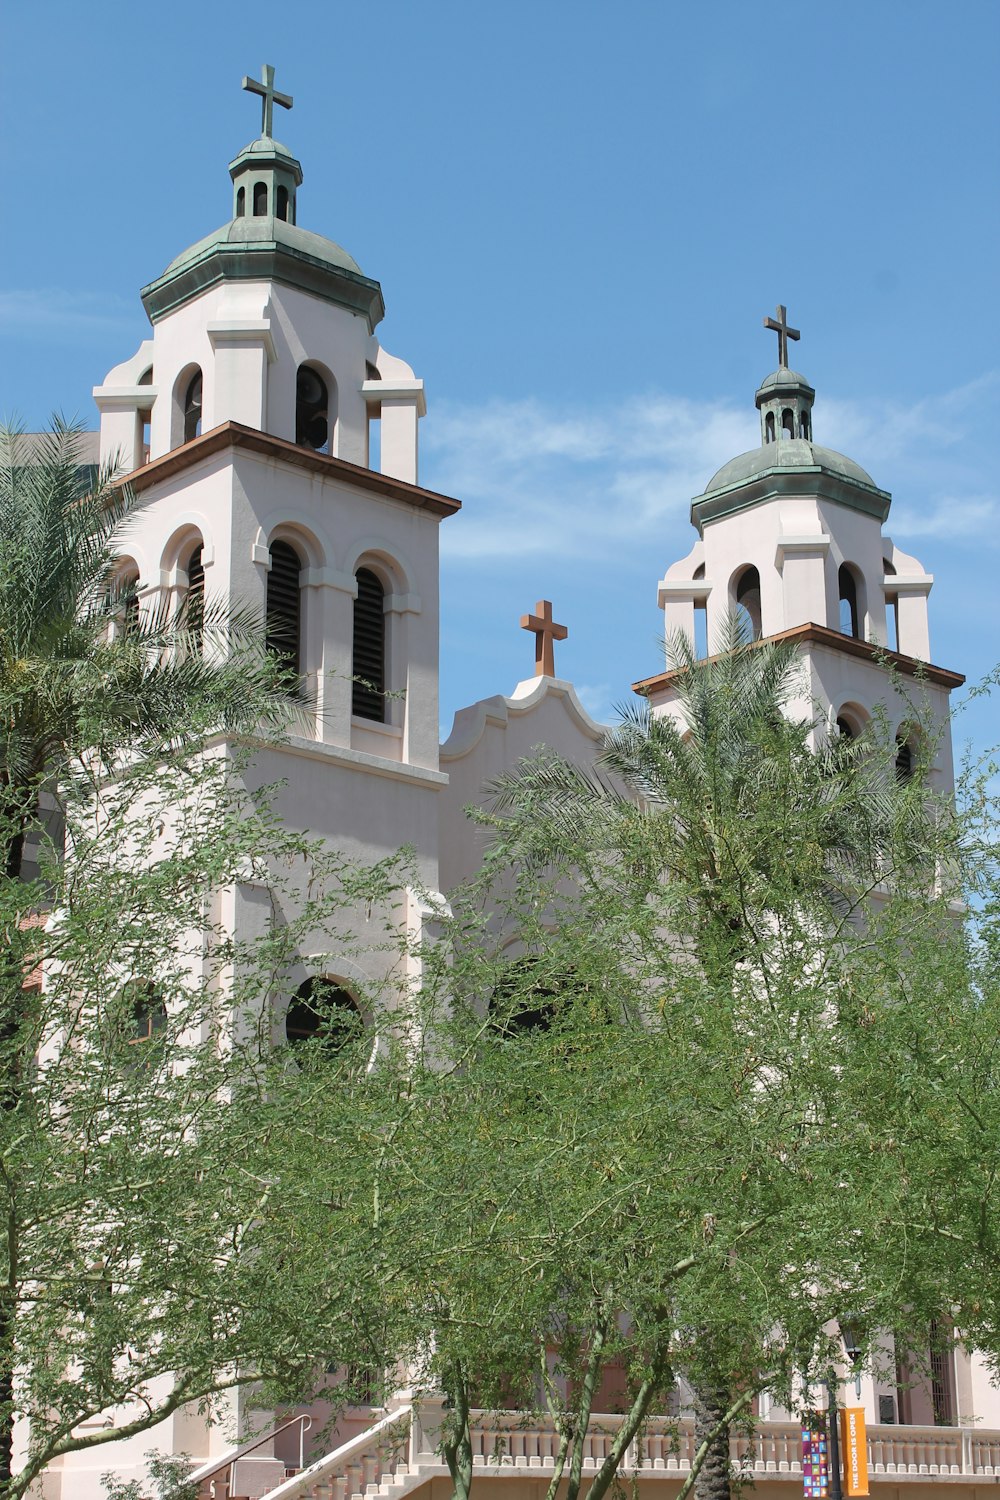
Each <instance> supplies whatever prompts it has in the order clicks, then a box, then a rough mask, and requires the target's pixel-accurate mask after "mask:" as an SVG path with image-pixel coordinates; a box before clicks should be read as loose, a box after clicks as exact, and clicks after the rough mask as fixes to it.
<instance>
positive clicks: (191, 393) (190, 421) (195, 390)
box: [184, 370, 202, 443]
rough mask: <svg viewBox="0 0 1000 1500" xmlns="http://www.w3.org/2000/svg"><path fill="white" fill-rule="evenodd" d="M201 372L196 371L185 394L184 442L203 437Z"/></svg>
mask: <svg viewBox="0 0 1000 1500" xmlns="http://www.w3.org/2000/svg"><path fill="white" fill-rule="evenodd" d="M201 389H202V380H201V371H200V370H196V371H195V372H194V374H193V375H192V376H191V379H190V380H189V381H188V388H187V390H186V391H185V392H184V441H185V443H190V442H191V440H192V439H193V438H196V437H201Z"/></svg>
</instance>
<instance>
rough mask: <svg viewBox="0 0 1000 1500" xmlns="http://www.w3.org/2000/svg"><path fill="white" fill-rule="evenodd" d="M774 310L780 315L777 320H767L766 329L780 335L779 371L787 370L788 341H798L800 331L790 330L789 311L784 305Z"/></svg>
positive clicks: (765, 321) (779, 305) (765, 322)
mask: <svg viewBox="0 0 1000 1500" xmlns="http://www.w3.org/2000/svg"><path fill="white" fill-rule="evenodd" d="M774 310H775V312H776V313H777V314H778V316H777V318H765V319H764V327H765V328H770V329H771V330H772V331H773V332H774V333H776V334H777V335H778V368H779V370H787V369H788V340H789V339H798V338H799V336H800V335H799V330H798V329H797V328H789V326H788V311H787V309H786V308H785V307H784V305H783V304H782V303H779V304H778V306H777V307H776V308H775V309H774Z"/></svg>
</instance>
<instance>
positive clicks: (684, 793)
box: [489, 618, 928, 1500]
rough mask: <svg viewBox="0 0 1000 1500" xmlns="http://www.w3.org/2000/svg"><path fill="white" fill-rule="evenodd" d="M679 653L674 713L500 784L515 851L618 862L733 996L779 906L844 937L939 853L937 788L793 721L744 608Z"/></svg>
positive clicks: (708, 1455)
mask: <svg viewBox="0 0 1000 1500" xmlns="http://www.w3.org/2000/svg"><path fill="white" fill-rule="evenodd" d="M669 656H670V661H671V666H672V668H673V669H674V671H675V673H676V675H675V677H674V690H675V701H674V705H673V711H672V712H666V713H663V714H657V715H654V714H653V713H652V711H651V709H650V705H649V703H648V701H646V700H639V701H636V702H635V703H634V704H632V705H630V706H628V707H626V708H624V709H622V710H621V711H620V713H621V721H620V723H619V724H618V726H617V727H616V728H615V729H614V730H612V731H611V732H610V734H609V735H608V738H607V740H606V743H605V745H604V748H603V751H602V753H601V754H600V756H599V758H598V761H597V764H596V767H595V769H594V770H593V771H592V772H588V771H586V770H584V769H582V768H581V767H579V766H576V765H573V764H571V763H570V762H567V761H564V760H561V759H559V758H556V757H552V756H549V755H546V756H543V757H541V758H538V759H535V760H532V761H529V762H525V763H522V764H521V765H520V766H519V767H518V768H517V769H516V770H514V771H513V772H512V773H509V774H507V775H505V776H503V777H501V778H499V779H498V780H497V781H495V782H493V783H492V784H491V786H490V788H489V790H490V792H491V794H492V807H493V809H494V810H495V812H496V814H498V826H499V833H498V840H499V845H500V846H501V847H505V852H507V853H508V854H509V857H510V858H511V859H512V860H518V859H522V860H534V861H537V862H539V863H545V862H546V861H547V860H549V859H550V858H552V859H555V860H557V861H558V862H559V863H560V864H561V866H562V867H563V868H565V865H566V863H567V858H568V859H569V863H571V864H572V865H573V867H574V869H575V870H576V871H577V876H578V878H579V879H580V880H582V881H584V882H586V881H587V879H588V874H589V872H591V871H593V872H594V874H595V879H596V880H597V881H598V882H599V880H600V879H601V878H603V877H606V874H607V870H608V861H609V860H610V861H611V862H612V866H613V868H614V870H615V874H616V880H617V881H618V883H619V884H620V885H625V886H627V887H628V888H629V890H630V894H631V895H632V897H633V899H634V908H635V911H636V919H637V923H636V925H637V928H639V927H642V928H643V930H644V931H645V932H646V933H647V935H649V934H650V931H651V928H652V943H653V946H654V948H655V944H656V943H657V942H659V943H662V942H663V941H664V940H668V941H669V940H673V941H674V942H677V943H682V944H684V945H685V947H686V948H687V949H688V951H690V952H692V953H693V955H694V956H695V958H696V960H697V962H698V964H699V966H700V968H701V971H702V973H703V974H704V977H705V979H706V981H707V982H708V986H709V988H710V990H711V991H712V992H713V993H715V994H716V995H717V996H718V997H719V998H720V1004H721V1005H722V1006H723V1007H725V1005H726V1004H727V997H729V1002H730V1004H731V999H732V995H733V989H734V980H735V976H736V973H737V969H738V967H739V966H749V967H750V968H751V970H752V972H753V973H754V974H755V975H758V976H759V978H760V983H761V986H762V987H763V989H764V990H765V991H766V988H767V984H768V966H769V965H768V955H769V953H771V954H773V952H774V948H773V944H774V941H775V933H776V931H780V929H781V925H782V921H783V917H784V920H785V921H786V923H787V924H788V925H789V926H794V931H795V935H796V937H795V940H796V941H798V942H801V940H802V935H803V933H809V934H815V938H816V942H817V945H820V944H822V945H823V946H824V947H826V948H828V949H832V948H835V946H836V942H837V934H838V931H840V932H843V924H845V923H856V922H860V921H863V913H864V910H865V905H866V902H867V901H868V899H869V897H870V895H871V893H872V891H873V890H874V889H875V888H876V887H877V886H878V885H880V884H884V883H885V882H886V881H887V880H891V879H892V878H893V872H894V871H895V872H896V875H897V877H898V875H899V873H900V872H899V870H898V863H897V861H898V857H899V851H900V850H901V849H902V850H903V851H904V853H903V855H902V857H903V858H904V859H905V860H906V861H907V862H908V863H913V862H919V861H920V860H922V859H925V858H926V857H928V851H927V846H926V842H925V840H924V839H923V838H922V837H921V829H922V827H925V826H926V825H925V824H924V823H923V820H922V818H921V817H920V816H918V814H919V812H920V810H921V808H922V806H923V800H924V794H923V792H922V790H921V788H920V787H919V785H918V783H917V780H916V779H915V780H914V782H913V783H912V784H907V785H905V786H903V785H900V783H899V782H898V779H897V777H896V776H895V775H894V774H893V755H892V750H891V749H890V744H889V743H887V744H885V745H881V746H880V745H879V744H878V743H877V742H878V738H879V736H878V733H877V730H876V729H873V730H871V731H870V732H869V734H868V735H867V736H863V737H861V738H859V739H857V740H853V741H852V740H848V739H846V738H843V737H841V736H839V735H833V736H831V735H829V734H828V733H826V732H824V731H823V729H822V727H821V726H819V725H818V724H817V722H816V720H815V719H814V718H802V717H793V716H792V714H791V713H790V711H789V710H790V703H791V700H792V698H793V696H794V694H795V692H796V690H797V687H798V682H797V678H798V674H799V672H800V670H801V663H800V658H799V657H798V654H797V650H796V648H795V646H794V645H790V644H788V643H786V642H767V641H764V642H759V643H754V642H752V641H751V640H750V639H749V638H748V636H747V635H746V634H745V633H744V630H743V627H742V626H741V624H740V622H739V621H738V620H737V619H736V618H733V619H732V620H731V621H729V622H728V624H727V626H726V627H725V630H724V633H723V639H722V640H721V642H720V649H719V652H718V654H717V655H716V656H714V657H711V658H708V659H704V660H699V659H698V658H697V657H696V656H695V653H694V650H693V647H692V645H691V643H690V641H689V640H688V639H687V638H686V637H684V636H679V637H677V638H675V639H673V640H672V641H671V642H670V643H669ZM817 731H818V732H817ZM890 743H891V742H890ZM568 851H569V852H570V853H569V856H568ZM924 869H926V866H924ZM664 891H669V898H668V902H669V904H668V906H667V907H666V908H665V907H664V905H663V904H662V901H661V893H662V892H664ZM651 903H652V907H653V910H654V911H655V912H656V913H657V914H659V915H660V916H662V914H663V912H664V910H665V909H666V910H667V912H668V919H667V920H668V922H669V931H670V937H669V939H667V936H666V933H665V932H664V930H663V927H664V924H663V923H660V925H659V930H658V931H657V922H656V921H655V920H654V921H653V922H652V924H650V922H649V917H648V912H649V910H650V904H651ZM654 961H655V959H654ZM734 1024H737V1025H742V1024H746V1023H745V1021H744V1020H743V1018H736V1019H735V1022H734ZM699 1342H700V1345H701V1363H700V1368H699V1370H698V1372H697V1374H695V1373H694V1372H691V1378H692V1384H693V1386H694V1413H695V1435H696V1447H700V1446H703V1447H704V1455H703V1457H704V1462H703V1464H702V1467H701V1470H700V1472H699V1474H698V1476H697V1479H696V1481H695V1493H696V1495H697V1497H698V1500H728V1497H729V1495H730V1488H731V1485H730V1466H729V1422H728V1420H727V1413H728V1412H729V1410H730V1408H731V1407H732V1406H733V1404H734V1389H733V1381H732V1372H727V1371H726V1370H725V1369H724V1368H718V1367H715V1368H713V1363H712V1356H711V1353H710V1350H709V1344H708V1340H707V1338H706V1337H704V1336H702V1337H701V1338H700V1340H699ZM737 1399H738V1394H737Z"/></svg>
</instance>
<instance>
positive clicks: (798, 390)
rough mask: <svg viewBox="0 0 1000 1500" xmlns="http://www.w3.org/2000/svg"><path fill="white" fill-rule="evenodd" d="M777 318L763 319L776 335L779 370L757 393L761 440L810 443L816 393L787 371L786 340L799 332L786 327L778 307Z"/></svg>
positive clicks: (785, 316)
mask: <svg viewBox="0 0 1000 1500" xmlns="http://www.w3.org/2000/svg"><path fill="white" fill-rule="evenodd" d="M775 311H776V312H777V314H778V316H777V318H765V319H764V327H765V328H770V329H772V330H773V331H774V332H775V333H777V335H778V368H777V369H776V370H775V372H774V374H773V375H768V377H767V379H766V380H762V381H761V383H760V386H759V388H758V390H757V395H756V402H757V410H758V411H759V412H760V441H761V444H762V445H763V446H764V447H765V448H766V447H768V446H769V445H770V444H771V443H777V442H782V441H783V442H789V441H791V440H794V439H796V438H797V439H800V440H802V441H804V442H807V443H810V442H812V408H813V402H814V401H815V399H816V392H815V391H814V390H813V388H812V386H811V385H810V384H809V382H808V380H806V378H805V376H804V375H799V374H798V372H797V371H795V370H790V369H789V368H788V340H789V339H796V340H797V339H798V338H799V330H798V329H797V328H790V327H789V326H788V314H787V311H786V309H785V308H784V307H782V306H780V305H779V306H778V307H777V308H776V309H775Z"/></svg>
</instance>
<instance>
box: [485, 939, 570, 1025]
mask: <svg viewBox="0 0 1000 1500" xmlns="http://www.w3.org/2000/svg"><path fill="white" fill-rule="evenodd" d="M538 966H539V961H538V959H537V958H530V957H528V958H515V959H513V960H512V961H511V963H510V964H509V965H508V966H507V971H508V972H507V974H506V975H505V976H504V977H503V978H501V979H500V980H499V982H498V984H497V986H496V989H495V990H494V991H493V995H492V998H491V1000H490V1029H491V1030H492V1031H493V1032H495V1033H496V1035H497V1036H500V1037H504V1038H507V1037H515V1036H524V1035H525V1034H526V1033H529V1032H532V1031H548V1029H549V1027H550V1026H551V1025H552V1022H553V1021H554V1020H555V1017H556V1012H557V1009H558V994H559V986H558V983H557V984H556V985H553V984H552V983H551V981H550V982H545V981H543V980H539V979H535V978H533V977H532V976H533V975H534V972H535V971H536V970H537V968H538Z"/></svg>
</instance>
